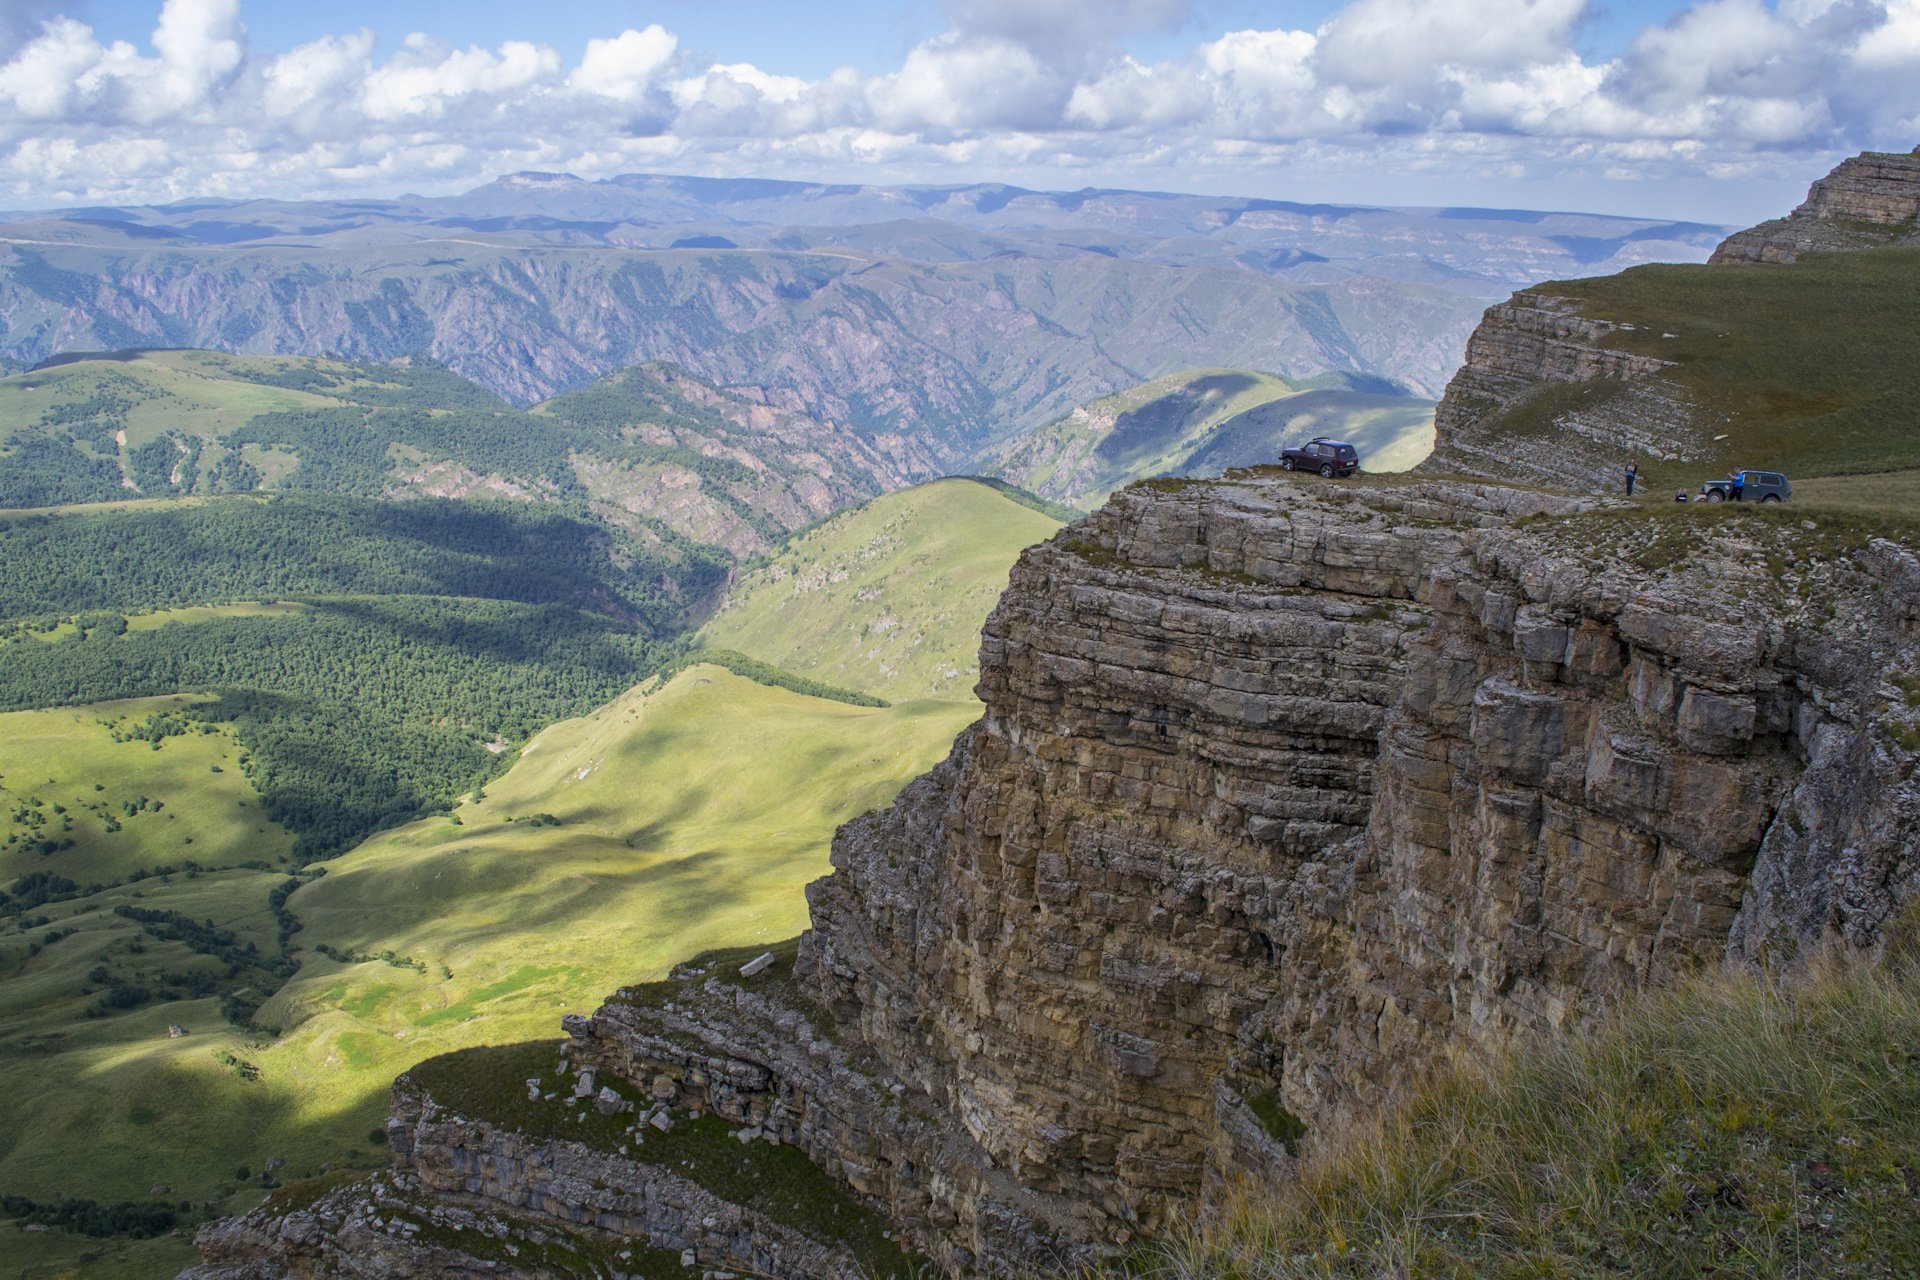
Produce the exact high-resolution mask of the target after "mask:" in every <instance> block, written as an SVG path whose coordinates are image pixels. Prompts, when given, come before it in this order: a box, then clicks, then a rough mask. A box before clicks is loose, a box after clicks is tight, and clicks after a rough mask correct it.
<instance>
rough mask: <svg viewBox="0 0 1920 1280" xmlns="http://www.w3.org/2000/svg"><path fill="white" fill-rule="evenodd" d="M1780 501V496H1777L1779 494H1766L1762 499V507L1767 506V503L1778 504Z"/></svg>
mask: <svg viewBox="0 0 1920 1280" xmlns="http://www.w3.org/2000/svg"><path fill="white" fill-rule="evenodd" d="M1778 501H1780V495H1779V494H1777V493H1769V494H1766V495H1764V496H1763V497H1762V498H1761V499H1760V505H1761V506H1765V505H1766V504H1767V503H1769V502H1778Z"/></svg>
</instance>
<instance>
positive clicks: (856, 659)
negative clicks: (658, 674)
mask: <svg viewBox="0 0 1920 1280" xmlns="http://www.w3.org/2000/svg"><path fill="white" fill-rule="evenodd" d="M1059 527H1060V525H1059V522H1058V521H1057V520H1054V519H1053V518H1052V517H1050V516H1046V515H1043V514H1041V513H1040V512H1038V511H1035V510H1033V509H1031V508H1029V507H1025V506H1022V505H1020V504H1018V503H1016V502H1013V501H1011V500H1010V499H1008V498H1007V497H1005V496H1004V495H1002V494H1000V493H997V492H995V491H994V490H993V489H991V488H989V487H988V486H986V485H982V484H978V483H976V482H974V481H971V480H941V481H937V482H935V483H933V484H928V485H921V486H920V487H918V488H915V489H908V490H905V491H904V492H901V493H893V494H888V495H886V496H885V497H882V498H876V499H874V500H873V501H872V502H870V503H867V504H866V505H865V506H863V507H859V508H856V509H855V510H854V511H851V512H843V513H841V514H840V515H837V516H834V517H832V518H830V519H828V520H827V521H825V522H824V523H822V524H820V525H818V526H816V527H814V528H813V529H811V530H808V531H806V532H805V533H802V534H799V535H797V536H796V537H794V538H793V539H792V540H791V541H790V542H789V544H788V546H787V548H786V550H785V551H783V552H781V553H780V554H779V555H777V556H774V557H772V558H771V559H770V560H769V561H768V562H767V563H765V564H763V565H761V566H760V567H758V568H756V569H753V570H751V571H749V572H747V573H745V574H743V575H742V576H741V577H740V579H739V581H738V582H737V583H736V584H735V586H734V588H733V589H732V590H731V591H730V592H729V593H728V597H727V602H726V604H725V605H723V606H722V607H721V609H720V611H719V612H718V613H716V614H715V615H714V616H713V618H711V619H710V620H709V621H708V622H707V624H706V626H705V627H704V628H702V630H701V632H700V639H701V640H702V641H703V642H705V643H707V644H709V645H711V646H713V647H715V648H725V649H737V650H739V651H741V652H743V653H746V654H749V655H751V656H753V657H755V658H759V659H761V660H762V661H765V662H770V663H772V664H773V665H775V666H777V667H783V668H785V669H786V670H789V671H792V672H795V673H797V674H799V675H803V676H809V677H811V678H813V679H816V680H821V681H824V682H825V683H827V684H831V685H837V686H839V687H841V688H846V689H854V690H858V691H859V692H861V693H870V694H874V695H876V696H878V697H881V698H885V699H887V700H888V701H892V702H899V701H905V700H908V699H913V698H927V697H937V698H960V699H966V700H969V701H970V700H971V699H972V690H973V681H974V669H975V662H976V660H977V658H978V650H979V643H980V624H981V623H982V622H983V621H985V619H986V616H987V614H988V613H989V612H991V611H992V609H993V605H994V602H995V601H996V600H998V599H999V598H1000V593H1001V592H1002V591H1004V590H1006V586H1007V570H1008V568H1009V567H1010V566H1011V565H1012V563H1013V560H1014V558H1015V556H1016V555H1017V554H1018V552H1019V550H1020V548H1022V547H1027V546H1031V545H1032V544H1034V543H1036V542H1039V541H1041V540H1043V539H1045V538H1047V537H1050V536H1051V535H1052V533H1053V531H1054V530H1055V529H1057V528H1059Z"/></svg>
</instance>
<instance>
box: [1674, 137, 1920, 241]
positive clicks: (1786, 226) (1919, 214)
mask: <svg viewBox="0 0 1920 1280" xmlns="http://www.w3.org/2000/svg"><path fill="white" fill-rule="evenodd" d="M1903 243H1904V244H1914V243H1920V147H1915V148H1914V149H1913V151H1912V152H1911V153H1909V154H1901V153H1899V152H1891V151H1868V152H1865V153H1864V154H1861V155H1857V156H1853V157H1852V158H1850V159H1847V160H1843V161H1841V163H1840V165H1839V167H1838V168H1836V169H1835V170H1834V171H1833V172H1832V173H1830V174H1828V175H1827V176H1826V177H1824V178H1822V179H1820V180H1819V181H1818V182H1816V183H1814V184H1813V186H1812V188H1811V189H1810V190H1809V191H1808V192H1807V198H1806V200H1805V202H1804V203H1802V204H1801V205H1800V207H1799V208H1797V209H1795V210H1794V211H1793V212H1792V213H1790V214H1788V215H1787V216H1786V217H1784V218H1776V219H1774V220H1773V221H1771V222H1763V223H1761V224H1760V225H1759V226H1757V227H1753V228H1751V229H1749V230H1746V231H1741V232H1737V233H1736V234H1734V235H1732V236H1729V237H1728V238H1727V240H1726V242H1725V243H1724V244H1722V245H1721V246H1720V247H1719V248H1718V249H1715V250H1714V251H1713V257H1712V258H1711V259H1709V261H1711V262H1792V261H1794V260H1795V259H1797V258H1799V257H1800V256H1801V255H1802V254H1805V253H1814V252H1820V251H1827V250H1834V249H1863V248H1871V247H1874V246H1877V245H1884V244H1903Z"/></svg>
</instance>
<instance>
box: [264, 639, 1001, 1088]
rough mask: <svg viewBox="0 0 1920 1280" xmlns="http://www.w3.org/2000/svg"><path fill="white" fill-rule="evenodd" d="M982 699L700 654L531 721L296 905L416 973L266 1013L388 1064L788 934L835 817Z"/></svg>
mask: <svg viewBox="0 0 1920 1280" xmlns="http://www.w3.org/2000/svg"><path fill="white" fill-rule="evenodd" d="M975 714H977V708H976V706H975V705H974V704H972V703H970V702H955V703H938V702H922V703H917V704H909V705H903V706H895V707H888V708H868V707H853V706H848V705H846V704H845V703H839V702H830V701H825V700H822V699H818V698H807V697H802V696H800V695H798V694H794V693H790V692H788V691H786V690H784V689H773V688H768V687H767V686H765V685H760V684H756V683H754V682H753V681H750V680H746V679H743V678H741V677H739V676H736V675H734V674H732V673H731V672H728V671H725V670H722V669H721V668H718V667H712V666H697V667H693V668H691V669H689V670H687V671H684V672H682V673H680V674H679V675H677V676H676V677H674V679H673V680H671V681H670V682H668V683H667V684H666V685H665V686H664V687H661V688H657V689H651V690H646V689H640V690H634V691H633V692H630V693H628V694H626V695H624V696H623V697H621V698H619V699H617V700H615V701H614V702H613V703H611V704H609V705H608V706H606V707H603V708H602V709H600V710H599V711H597V712H595V713H593V714H592V715H590V716H587V717H585V718H583V719H579V720H571V721H566V722H563V723H561V724H558V725H555V726H554V727H553V728H551V729H548V730H547V731H546V732H544V733H542V734H540V735H539V736H538V737H536V738H535V739H534V740H533V741H532V742H531V743H529V744H528V745H527V747H526V749H525V751H524V752H523V754H522V757H521V759H520V761H519V762H518V763H517V764H516V765H515V766H514V768H513V769H511V770H510V771H509V772H508V773H506V774H505V775H503V776H502V777H501V778H499V779H497V780H496V781H494V782H492V783H489V784H488V786H487V788H486V794H485V796H484V798H482V799H479V800H477V801H469V802H468V803H465V804H463V805H461V806H460V807H459V808H458V809H456V810H455V811H454V812H453V813H452V814H451V815H449V816H447V817H441V818H429V819H425V820H423V821H421V822H417V823H414V824H412V825H410V826H406V827H402V828H399V829H398V830H395V831H391V832H387V833H385V834H383V835H380V836H378V837H376V838H374V839H372V840H370V841H368V842H367V843H366V844H363V845H362V846H360V847H359V848H358V849H356V850H354V851H353V852H352V853H350V854H348V855H346V856H345V857H343V858H339V859H336V860H335V861H334V862H332V863H330V864H328V874H327V875H326V876H325V877H324V878H323V879H321V880H318V881H316V882H314V883H313V884H311V885H309V886H308V887H306V888H305V889H303V890H301V891H300V892H299V893H298V894H296V895H295V896H294V897H293V898H292V899H291V900H290V902H289V904H288V905H289V906H290V908H291V909H292V910H294V911H295V912H296V913H297V914H298V915H299V917H300V919H301V920H302V921H303V922H305V924H306V926H307V927H306V932H305V933H304V934H303V935H302V936H301V942H302V943H303V944H306V945H309V946H311V945H314V944H316V943H318V942H322V941H324V942H326V943H328V944H329V945H331V946H333V947H335V948H337V949H338V950H339V951H341V952H342V953H348V954H361V955H369V954H378V953H379V952H382V951H389V950H390V951H393V952H394V953H396V954H397V955H404V956H409V957H417V958H419V959H421V960H423V961H425V962H426V968H425V971H423V972H416V971H412V970H407V969H398V968H395V967H393V966H392V965H371V966H368V965H364V964H363V965H358V966H347V967H346V968H345V970H344V971H343V970H342V969H341V968H340V967H339V966H335V965H330V964H327V963H324V962H322V963H316V964H312V965H310V966H309V967H308V969H305V970H303V971H302V972H301V974H300V976H299V977H298V978H296V979H295V980H294V981H293V982H292V983H290V984H289V985H288V987H287V988H286V990H285V992H284V993H283V994H282V996H281V997H280V998H279V1000H277V1001H276V1002H275V1003H274V1004H272V1005H270V1006H269V1007H268V1008H266V1009H263V1010H262V1011H261V1015H260V1016H261V1017H262V1018H263V1019H265V1020H268V1021H274V1022H279V1023H281V1024H283V1025H286V1026H287V1027H289V1028H296V1024H298V1025H297V1028H296V1029H292V1030H290V1031H289V1040H290V1041H291V1042H296V1043H300V1042H306V1043H312V1044H319V1043H322V1042H332V1043H335V1044H340V1043H343V1042H344V1043H346V1044H350V1045H353V1046H359V1047H360V1049H361V1050H363V1051H364V1052H365V1053H368V1054H371V1055H372V1056H373V1057H375V1058H378V1059H379V1060H380V1063H381V1065H382V1066H383V1067H384V1068H385V1069H386V1071H387V1074H389V1075H390V1074H392V1072H393V1071H394V1070H397V1069H398V1068H399V1067H400V1066H403V1065H405V1063H406V1062H409V1061H412V1060H415V1059H417V1058H418V1057H420V1056H421V1055H422V1054H424V1053H426V1052H431V1051H435V1050H436V1049H437V1048H445V1047H448V1046H450V1045H453V1044H459V1043H475V1042H488V1043H492V1042H497V1041H499V1040H501V1039H502V1038H523V1037H526V1036H536V1035H543V1034H551V1033H552V1032H553V1030H554V1028H555V1027H556V1025H557V1024H558V1020H559V1016H560V1013H561V1012H562V1011H564V1010H565V1009H568V1008H579V1007H581V1006H582V1005H591V1004H592V1003H594V1002H596V1001H597V1000H598V999H599V998H600V997H601V996H603V995H605V994H606V993H607V992H608V991H611V990H612V989H613V988H614V987H615V986H618V985H620V984H621V983H624V982H630V981H634V980H636V979H640V978H643V977H647V976H654V975H658V974H659V973H661V972H664V970H665V969H666V968H668V967H669V966H671V965H672V964H673V963H674V962H675V961H678V960H681V959H684V958H686V957H687V956H689V955H691V954H693V953H694V952H696V951H699V950H703V949H705V948H708V947H714V946H719V945H723V944H740V943H746V942H752V941H755V940H760V939H768V940H771V939H777V938H783V937H789V936H791V935H793V934H795V933H798V932H799V931H800V930H801V929H802V928H804V927H805V925H806V904H805V902H804V900H803V899H802V897H801V895H800V892H799V890H800V888H801V886H802V885H804V884H805V883H806V882H807V881H809V880H812V879H814V878H816V877H818V876H820V875H824V874H825V873H826V871H827V862H826V853H827V844H828V841H829V840H830V838H831V836H832V833H833V829H834V827H836V826H837V825H839V824H840V823H842V822H844V821H846V820H847V819H849V818H852V817H854V816H856V815H857V814H859V813H862V812H864V811H866V810H867V809H871V808H874V807H876V806H878V805H880V804H884V803H886V802H887V801H888V800H890V799H891V798H892V796H893V794H894V792H896V791H897V790H898V789H899V788H900V787H901V786H902V785H903V784H904V783H905V782H906V781H907V780H908V779H910V778H912V777H914V776H916V775H917V774H918V773H920V772H924V771H925V770H926V769H927V768H929V767H930V766H931V765H932V764H933V763H934V762H935V761H936V760H937V759H938V758H939V757H940V756H941V755H942V754H943V753H944V752H945V750H946V748H947V746H948V744H949V743H950V742H951V740H952V738H953V735H954V734H955V733H957V732H959V730H960V729H961V728H963V727H964V726H965V725H966V724H967V723H968V721H970V720H971V719H972V718H973V716H974V715H975ZM456 819H457V820H458V821H457V822H456V821H455V820H456ZM447 971H450V972H451V974H452V976H451V977H448V976H447ZM396 1032H397V1033H399V1037H400V1038H399V1039H397V1040H396V1039H395V1038H394V1037H395V1033H396ZM305 1056H306V1057H307V1058H308V1059H310V1060H311V1059H315V1058H321V1059H324V1058H325V1057H327V1056H329V1055H328V1054H320V1053H317V1052H308V1053H307V1054H306V1055H305ZM364 1065H368V1066H372V1065H373V1063H372V1062H371V1061H369V1062H367V1063H366V1064H364Z"/></svg>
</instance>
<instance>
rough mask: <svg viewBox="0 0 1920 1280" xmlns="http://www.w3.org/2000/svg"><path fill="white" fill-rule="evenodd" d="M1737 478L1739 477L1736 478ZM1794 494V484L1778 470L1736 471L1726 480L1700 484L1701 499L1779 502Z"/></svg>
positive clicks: (1703, 500) (1712, 500) (1709, 500)
mask: <svg viewBox="0 0 1920 1280" xmlns="http://www.w3.org/2000/svg"><path fill="white" fill-rule="evenodd" d="M1736 478H1737V479H1736ZM1792 496H1793V486H1792V485H1790V484H1788V483H1787V478H1786V477H1785V476H1783V475H1781V474H1780V473H1779V472H1778V471H1736V472H1734V473H1733V475H1730V476H1728V477H1727V478H1726V479H1725V480H1709V481H1707V482H1706V483H1705V484H1703V485H1701V486H1700V501H1702V502H1725V501H1727V500H1728V499H1729V498H1731V499H1733V500H1734V501H1736V502H1779V501H1780V500H1781V499H1783V498H1791V497H1792Z"/></svg>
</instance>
